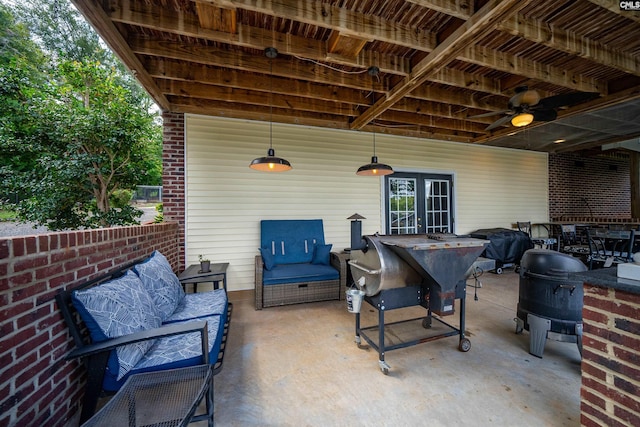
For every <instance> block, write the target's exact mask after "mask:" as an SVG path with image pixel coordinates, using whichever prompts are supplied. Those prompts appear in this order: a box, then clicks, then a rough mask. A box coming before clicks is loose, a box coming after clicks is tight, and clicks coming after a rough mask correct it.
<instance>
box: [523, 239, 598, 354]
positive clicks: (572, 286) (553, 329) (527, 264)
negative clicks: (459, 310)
mask: <svg viewBox="0 0 640 427" xmlns="http://www.w3.org/2000/svg"><path fill="white" fill-rule="evenodd" d="M586 270H587V266H585V265H584V264H583V263H582V262H581V261H580V260H579V259H578V258H574V257H572V256H570V255H567V254H562V253H560V252H556V251H552V250H548V249H530V250H528V251H526V252H525V253H524V255H523V256H522V260H521V261H520V288H519V293H520V295H519V299H518V309H517V316H518V317H517V318H516V319H514V320H515V321H516V334H519V333H521V332H522V330H523V329H526V330H528V331H529V353H531V354H533V355H534V356H537V357H542V353H543V352H544V345H545V342H546V339H547V338H549V339H553V340H556V341H564V342H575V343H577V344H578V349H579V350H580V353H581V354H582V300H583V296H584V291H583V288H582V281H579V280H570V279H569V277H568V276H569V273H573V272H579V271H586Z"/></svg>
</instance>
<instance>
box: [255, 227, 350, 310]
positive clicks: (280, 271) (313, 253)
mask: <svg viewBox="0 0 640 427" xmlns="http://www.w3.org/2000/svg"><path fill="white" fill-rule="evenodd" d="M331 247H332V245H330V244H325V241H324V227H323V223H322V220H321V219H311V220H263V221H261V222H260V248H259V250H260V254H259V255H256V258H255V296H256V310H261V309H262V308H263V307H274V306H279V305H287V304H299V303H306V302H315V301H326V300H339V299H341V297H342V291H343V290H344V289H345V288H346V277H347V262H346V261H347V260H346V256H345V255H342V254H338V253H336V252H331Z"/></svg>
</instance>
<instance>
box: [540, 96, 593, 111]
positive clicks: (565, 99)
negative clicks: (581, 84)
mask: <svg viewBox="0 0 640 427" xmlns="http://www.w3.org/2000/svg"><path fill="white" fill-rule="evenodd" d="M599 96H600V94H599V93H598V92H570V93H563V94H560V95H554V96H550V97H548V98H543V99H541V100H540V103H539V104H538V105H536V108H539V109H545V110H546V109H552V108H560V107H569V106H571V105H575V104H580V103H582V102H586V101H591V100H592V99H596V98H597V97H599Z"/></svg>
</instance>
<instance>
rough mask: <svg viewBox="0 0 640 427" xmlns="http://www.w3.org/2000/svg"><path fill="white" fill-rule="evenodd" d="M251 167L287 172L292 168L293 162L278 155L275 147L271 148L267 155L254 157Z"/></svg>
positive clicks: (259, 169) (264, 170) (258, 169)
mask: <svg viewBox="0 0 640 427" xmlns="http://www.w3.org/2000/svg"><path fill="white" fill-rule="evenodd" d="M249 167H250V168H251V169H253V170H257V171H261V172H286V171H288V170H291V163H289V161H287V160H286V159H283V158H281V157H276V153H275V151H274V149H273V148H269V151H267V155H266V156H265V157H258V158H257V159H253V160H252V161H251V164H250V165H249Z"/></svg>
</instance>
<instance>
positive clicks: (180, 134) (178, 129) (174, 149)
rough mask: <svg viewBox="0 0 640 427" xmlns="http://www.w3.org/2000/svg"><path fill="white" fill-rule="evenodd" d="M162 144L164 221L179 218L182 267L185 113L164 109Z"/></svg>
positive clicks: (183, 257) (182, 263) (182, 265)
mask: <svg viewBox="0 0 640 427" xmlns="http://www.w3.org/2000/svg"><path fill="white" fill-rule="evenodd" d="M162 120H163V136H162V138H163V144H162V206H163V215H164V220H165V221H176V222H177V223H178V224H179V229H180V251H179V252H180V253H179V262H180V267H179V268H180V270H183V269H184V266H185V257H186V255H185V230H186V228H185V227H186V226H185V207H186V198H187V195H186V186H185V183H186V176H185V144H186V141H185V133H184V114H183V113H171V112H165V113H163V114H162Z"/></svg>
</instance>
